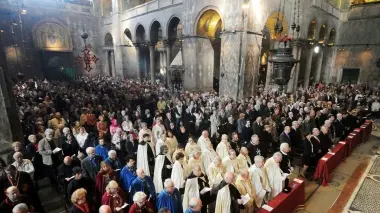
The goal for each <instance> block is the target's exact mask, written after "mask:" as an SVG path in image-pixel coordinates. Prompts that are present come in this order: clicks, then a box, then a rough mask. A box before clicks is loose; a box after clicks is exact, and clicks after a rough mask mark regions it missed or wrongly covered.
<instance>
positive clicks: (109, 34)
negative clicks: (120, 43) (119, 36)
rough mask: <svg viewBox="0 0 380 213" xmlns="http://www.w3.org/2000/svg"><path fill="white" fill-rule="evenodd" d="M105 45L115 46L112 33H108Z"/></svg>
mask: <svg viewBox="0 0 380 213" xmlns="http://www.w3.org/2000/svg"><path fill="white" fill-rule="evenodd" d="M104 46H113V38H112V35H111V33H107V34H106V36H105V38H104Z"/></svg>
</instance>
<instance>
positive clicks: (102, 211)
mask: <svg viewBox="0 0 380 213" xmlns="http://www.w3.org/2000/svg"><path fill="white" fill-rule="evenodd" d="M99 213H112V210H111V207H109V206H107V205H103V206H101V207H100V208H99Z"/></svg>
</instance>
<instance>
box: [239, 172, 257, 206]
mask: <svg viewBox="0 0 380 213" xmlns="http://www.w3.org/2000/svg"><path fill="white" fill-rule="evenodd" d="M235 186H236V188H237V189H238V190H239V192H240V194H241V195H242V196H246V197H247V198H248V197H249V200H248V202H247V203H245V204H244V207H245V209H241V210H240V213H252V212H253V210H254V209H255V206H256V202H255V197H256V192H255V188H254V187H253V185H252V182H251V180H250V178H249V172H248V169H245V170H244V171H242V172H241V173H240V175H239V176H238V177H237V179H236V181H235Z"/></svg>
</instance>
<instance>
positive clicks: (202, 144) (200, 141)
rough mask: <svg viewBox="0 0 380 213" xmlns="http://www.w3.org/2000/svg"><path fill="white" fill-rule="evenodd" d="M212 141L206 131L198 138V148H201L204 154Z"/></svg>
mask: <svg viewBox="0 0 380 213" xmlns="http://www.w3.org/2000/svg"><path fill="white" fill-rule="evenodd" d="M208 141H210V142H211V140H210V138H209V137H208V131H207V130H204V131H203V132H202V135H201V136H200V137H199V138H198V143H197V144H198V146H199V147H200V148H201V151H202V152H203V151H204V150H205V149H207V142H208Z"/></svg>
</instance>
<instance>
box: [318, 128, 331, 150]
mask: <svg viewBox="0 0 380 213" xmlns="http://www.w3.org/2000/svg"><path fill="white" fill-rule="evenodd" d="M318 138H319V140H320V142H321V155H322V156H323V155H325V154H326V153H327V152H329V151H331V148H332V147H333V143H332V141H331V139H330V137H329V129H328V128H327V127H325V126H322V127H321V133H320V134H319V136H318Z"/></svg>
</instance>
